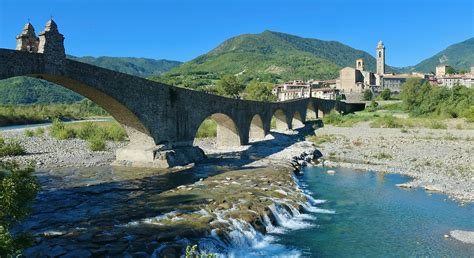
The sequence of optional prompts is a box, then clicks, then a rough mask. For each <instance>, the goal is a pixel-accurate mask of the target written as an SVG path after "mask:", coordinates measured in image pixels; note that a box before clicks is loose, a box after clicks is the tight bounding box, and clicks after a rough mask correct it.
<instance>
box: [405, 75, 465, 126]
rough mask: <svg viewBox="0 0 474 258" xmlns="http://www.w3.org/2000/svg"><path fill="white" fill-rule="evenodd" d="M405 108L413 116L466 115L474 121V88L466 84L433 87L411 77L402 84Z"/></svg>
mask: <svg viewBox="0 0 474 258" xmlns="http://www.w3.org/2000/svg"><path fill="white" fill-rule="evenodd" d="M401 98H402V101H403V108H404V109H405V110H407V111H408V112H410V114H411V115H413V116H433V117H444V118H456V117H466V119H467V120H468V121H472V120H471V118H472V117H473V116H474V115H472V112H471V111H472V110H474V88H467V87H464V86H454V87H453V88H451V89H449V88H446V87H432V86H431V85H430V84H429V83H428V82H425V81H423V80H421V79H415V78H411V79H409V80H407V81H406V82H405V84H403V86H402V92H401Z"/></svg>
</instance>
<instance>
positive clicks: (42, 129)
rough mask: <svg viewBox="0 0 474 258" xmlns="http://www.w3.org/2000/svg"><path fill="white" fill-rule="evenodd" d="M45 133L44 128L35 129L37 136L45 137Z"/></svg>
mask: <svg viewBox="0 0 474 258" xmlns="http://www.w3.org/2000/svg"><path fill="white" fill-rule="evenodd" d="M44 131H45V130H44V127H37V128H36V129H35V135H36V136H42V135H44Z"/></svg>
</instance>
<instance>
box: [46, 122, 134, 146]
mask: <svg viewBox="0 0 474 258" xmlns="http://www.w3.org/2000/svg"><path fill="white" fill-rule="evenodd" d="M50 134H51V136H52V137H54V138H56V139H59V140H65V139H71V138H76V137H77V138H80V139H82V140H86V141H87V142H88V147H89V149H91V150H92V151H102V150H105V147H106V141H116V142H119V141H124V140H125V139H126V138H127V134H126V132H125V130H124V129H123V128H122V127H121V126H120V125H119V124H118V123H115V122H114V123H109V122H99V123H93V122H83V123H74V124H69V125H65V124H64V123H62V122H61V121H59V120H58V119H54V121H53V124H52V125H51V127H50Z"/></svg>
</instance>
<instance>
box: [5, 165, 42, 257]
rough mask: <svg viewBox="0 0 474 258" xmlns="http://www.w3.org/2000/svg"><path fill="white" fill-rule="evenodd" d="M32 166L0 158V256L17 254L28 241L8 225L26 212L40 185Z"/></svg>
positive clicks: (18, 219)
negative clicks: (14, 232) (20, 165)
mask: <svg viewBox="0 0 474 258" xmlns="http://www.w3.org/2000/svg"><path fill="white" fill-rule="evenodd" d="M33 171H34V170H33V168H32V167H27V168H20V167H19V166H18V164H17V163H12V162H2V161H0V207H2V208H1V209H0V257H10V256H17V255H19V254H21V250H22V249H24V248H26V247H28V246H29V245H30V244H31V243H32V238H31V237H30V236H29V235H27V234H25V233H17V234H12V233H11V232H10V228H11V227H13V226H14V225H16V224H17V223H18V222H20V221H21V220H23V219H24V218H26V217H27V216H28V215H29V214H30V210H31V209H30V205H31V203H32V201H33V200H34V199H35V197H36V194H37V193H38V191H39V189H40V187H39V184H38V183H37V181H36V177H35V176H34V175H33Z"/></svg>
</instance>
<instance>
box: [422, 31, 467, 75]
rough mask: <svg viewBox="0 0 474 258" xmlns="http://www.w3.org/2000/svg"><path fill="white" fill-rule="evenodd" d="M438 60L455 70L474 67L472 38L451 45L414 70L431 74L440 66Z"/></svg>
mask: <svg viewBox="0 0 474 258" xmlns="http://www.w3.org/2000/svg"><path fill="white" fill-rule="evenodd" d="M440 60H446V62H445V64H447V65H450V66H452V67H453V68H454V69H457V70H468V69H470V67H471V66H474V38H470V39H468V40H466V41H463V42H460V43H457V44H453V45H451V46H449V47H448V48H446V49H445V50H443V51H441V52H439V53H438V54H436V55H434V56H432V57H430V58H428V59H425V60H423V61H422V62H420V63H419V64H417V65H416V66H415V67H414V69H415V70H416V71H420V72H426V73H429V72H432V71H434V70H435V69H436V66H437V65H438V64H440Z"/></svg>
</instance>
